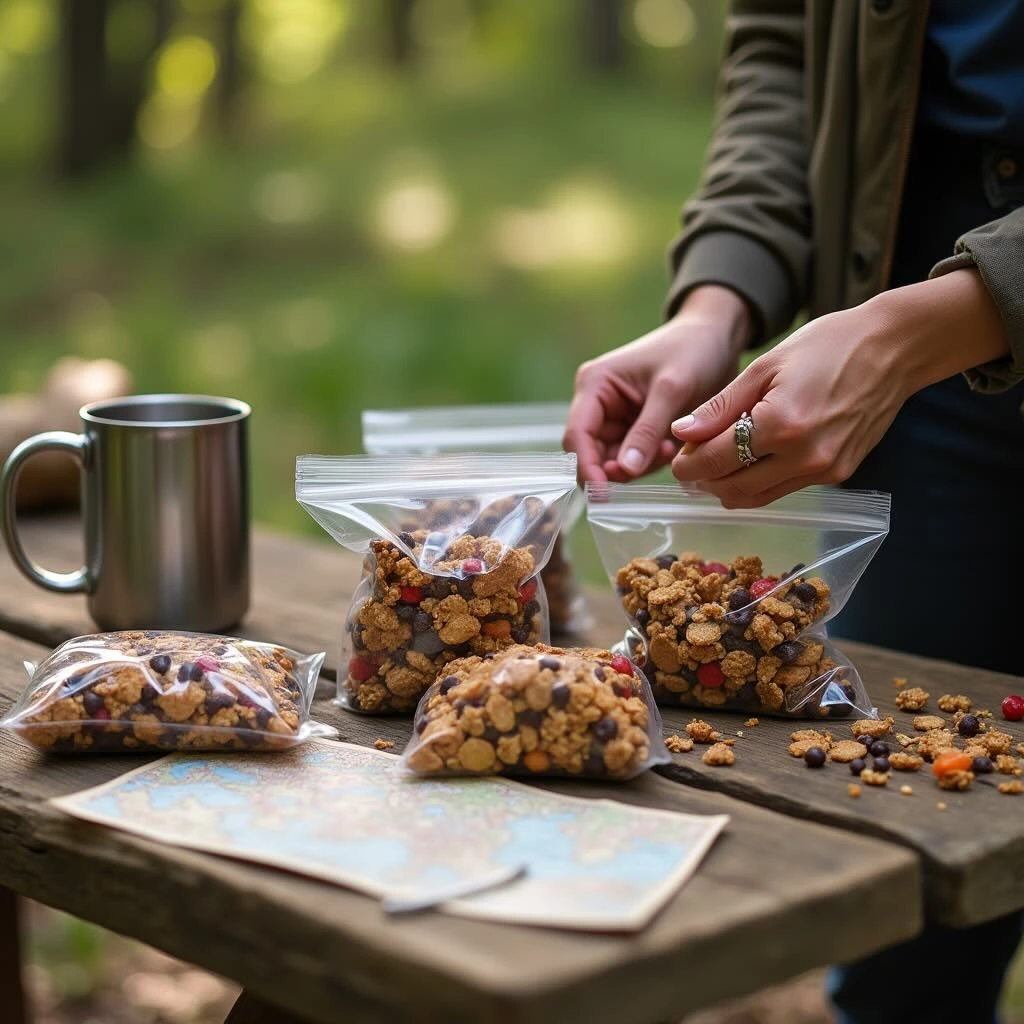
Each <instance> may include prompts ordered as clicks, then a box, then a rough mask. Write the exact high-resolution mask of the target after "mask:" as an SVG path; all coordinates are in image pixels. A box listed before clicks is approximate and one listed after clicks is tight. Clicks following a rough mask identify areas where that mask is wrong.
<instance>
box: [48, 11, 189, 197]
mask: <svg viewBox="0 0 1024 1024" xmlns="http://www.w3.org/2000/svg"><path fill="white" fill-rule="evenodd" d="M114 13H117V14H118V15H119V16H120V17H121V19H122V22H125V21H127V20H129V19H131V21H132V25H133V27H134V28H136V29H138V30H139V31H138V33H137V34H138V35H139V37H140V38H138V39H137V40H133V42H134V44H135V45H133V46H131V47H125V46H124V45H120V46H119V47H118V48H117V49H116V56H117V59H116V60H112V59H111V52H110V46H109V45H108V28H109V26H110V18H111V15H112V14H114ZM174 13H175V12H174V4H173V0H114V2H113V3H111V2H110V0H60V47H59V60H60V74H61V87H60V131H59V136H58V138H59V141H58V156H57V164H58V171H59V172H60V173H61V175H63V176H64V177H67V178H79V177H83V176H85V175H87V174H88V173H89V172H90V171H92V170H94V169H95V168H96V167H97V166H99V165H100V164H102V163H104V162H105V161H107V160H108V159H110V158H112V157H115V156H122V155H124V154H126V153H127V152H129V151H130V150H131V148H132V146H133V145H134V142H135V125H136V121H137V119H138V114H139V108H140V107H141V106H142V102H143V100H144V99H145V96H146V88H147V81H148V71H149V65H150V61H151V60H152V58H153V55H154V54H155V53H156V52H157V50H158V49H159V48H160V47H161V46H162V45H163V43H164V42H165V41H166V39H167V37H168V35H169V34H170V30H171V26H172V24H173V21H174ZM126 16H127V17H126Z"/></svg>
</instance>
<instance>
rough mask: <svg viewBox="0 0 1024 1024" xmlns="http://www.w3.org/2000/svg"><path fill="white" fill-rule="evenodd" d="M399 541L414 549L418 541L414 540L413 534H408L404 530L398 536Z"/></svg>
mask: <svg viewBox="0 0 1024 1024" xmlns="http://www.w3.org/2000/svg"><path fill="white" fill-rule="evenodd" d="M398 539H399V540H400V541H401V542H402V543H403V544H404V545H405V546H406V547H407V548H414V547H415V546H416V541H415V540H414V539H413V536H412V534H411V533H406V532H405V531H404V530H403V531H402V532H401V533H400V534H399V535H398Z"/></svg>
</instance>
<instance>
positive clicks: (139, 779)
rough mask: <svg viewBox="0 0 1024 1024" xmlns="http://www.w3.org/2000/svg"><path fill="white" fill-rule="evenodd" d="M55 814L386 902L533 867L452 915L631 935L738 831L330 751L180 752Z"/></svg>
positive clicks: (389, 758) (322, 746) (454, 905)
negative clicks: (435, 775) (419, 773)
mask: <svg viewBox="0 0 1024 1024" xmlns="http://www.w3.org/2000/svg"><path fill="white" fill-rule="evenodd" d="M608 793H609V795H610V796H611V797H614V788H613V787H609V789H608ZM53 802H54V803H55V804H56V805H57V806H58V807H60V808H61V809H62V810H63V811H65V812H66V813H68V814H71V815H74V816H75V817H78V818H84V819H87V820H89V821H93V822H96V823H98V824H101V825H106V826H109V827H111V828H117V829H123V830H125V831H129V832H133V833H136V834H138V835H142V836H146V837H147V838H150V839H155V840H158V841H161V842H165V843H171V844H174V845H179V846H185V847H189V848H191V849H197V850H205V851H208V852H210V853H215V854H224V855H228V856H231V857H236V858H241V859H244V860H249V861H253V862H256V863H260V864H266V865H270V866H275V867H281V868H286V869H288V870H290V871H295V872H299V873H301V874H305V875H309V876H311V877H314V878H318V879H322V880H325V881H329V882H335V883H337V884H339V885H344V886H348V887H351V888H354V889H357V890H360V891H362V892H365V893H368V894H370V895H373V896H377V897H385V896H395V897H406V898H417V897H421V896H423V895H424V894H429V893H431V892H434V891H437V890H443V889H445V888H446V887H448V886H450V885H456V884H457V885H461V884H463V883H472V882H473V881H474V879H476V878H479V879H481V880H484V879H486V878H488V877H490V876H494V875H495V873H496V872H500V871H501V870H502V869H507V868H514V867H517V866H524V867H525V869H526V872H525V876H524V877H522V878H520V879H518V880H516V881H513V882H511V883H509V884H508V885H504V886H501V887H499V888H494V889H491V890H489V891H485V892H481V893H478V894H476V895H474V896H471V897H464V898H461V899H457V900H452V901H451V902H448V903H446V904H445V905H444V909H445V910H446V911H448V912H452V913H457V914H463V915H467V916H472V917H479V918H487V919H491V920H502V921H515V922H518V923H522V924H535V925H546V926H555V927H563V928H576V929H595V930H625V931H629V930H635V929H638V928H641V927H643V926H644V925H645V924H646V923H647V922H648V921H649V920H650V919H651V918H652V917H653V916H654V915H655V914H656V913H657V912H658V910H659V909H660V908H661V907H662V906H663V905H664V903H665V902H666V901H667V900H668V899H670V898H671V897H672V896H673V895H674V893H675V892H676V891H677V890H678V888H679V887H680V886H681V885H682V884H683V882H684V881H685V880H686V879H687V878H688V877H689V876H690V874H691V873H692V872H693V871H694V869H695V868H696V866H697V864H698V863H699V862H700V859H701V857H703V855H704V854H705V852H706V851H707V850H708V849H709V847H710V846H711V844H712V843H713V842H714V840H715V838H716V836H717V835H718V834H719V832H720V831H721V830H722V828H723V827H724V826H725V824H726V822H727V820H728V819H727V818H726V817H725V816H712V817H708V816H697V815H685V814H677V813H673V812H670V811H659V810H651V809H648V808H642V807H633V806H631V805H629V804H624V803H619V802H617V801H615V800H614V799H603V800H593V799H586V798H580V797H573V796H563V795H561V794H556V793H551V792H548V791H546V790H543V789H540V788H537V787H535V786H527V785H524V784H521V783H517V782H513V781H509V780H505V779H497V778H475V779H457V778H454V779H436V780H434V779H417V778H412V777H410V776H408V775H405V774H404V773H403V772H402V771H401V770H400V769H399V767H398V759H397V758H396V757H394V756H393V755H391V754H386V753H382V752H380V751H377V750H373V749H369V748H366V747H360V746H354V745H350V744H345V743H331V742H325V741H313V742H310V743H308V744H306V745H305V746H302V747H299V748H298V749H296V750H293V751H290V752H287V753H282V754H273V755H268V754H220V755H201V754H171V755H170V756H168V757H165V758H162V759H161V760H159V761H154V762H152V763H150V764H148V765H145V766H143V767H142V768H138V769H136V770H134V771H131V772H128V773H127V774H125V775H122V776H121V777H119V778H117V779H115V780H113V781H112V782H109V783H106V784H104V785H102V786H98V787H96V788H94V789H89V790H85V791H84V792H81V793H76V794H74V795H72V796H67V797H61V798H59V799H56V800H54V801H53Z"/></svg>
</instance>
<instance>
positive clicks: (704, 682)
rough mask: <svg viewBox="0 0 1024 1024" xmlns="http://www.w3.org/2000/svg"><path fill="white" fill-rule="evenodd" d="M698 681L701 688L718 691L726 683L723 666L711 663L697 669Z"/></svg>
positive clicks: (715, 662) (714, 662)
mask: <svg viewBox="0 0 1024 1024" xmlns="http://www.w3.org/2000/svg"><path fill="white" fill-rule="evenodd" d="M697 680H698V682H699V683H700V685H701V686H704V687H707V688H708V689H711V690H714V689H717V688H718V687H719V686H721V685H722V683H724V682H725V673H724V672H723V671H722V665H721V663H720V662H717V661H709V662H707V663H705V664H704V665H701V666H700V668H698V669H697Z"/></svg>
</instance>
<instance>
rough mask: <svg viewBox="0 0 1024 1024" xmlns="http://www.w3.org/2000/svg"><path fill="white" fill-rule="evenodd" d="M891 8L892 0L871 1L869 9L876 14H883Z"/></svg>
mask: <svg viewBox="0 0 1024 1024" xmlns="http://www.w3.org/2000/svg"><path fill="white" fill-rule="evenodd" d="M891 7H892V0H871V9H872V10H873V11H874V12H875V13H876V14H885V12H886V11H888V10H889V9H890V8H891Z"/></svg>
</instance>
